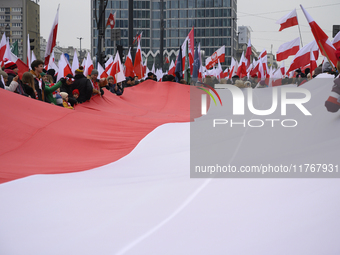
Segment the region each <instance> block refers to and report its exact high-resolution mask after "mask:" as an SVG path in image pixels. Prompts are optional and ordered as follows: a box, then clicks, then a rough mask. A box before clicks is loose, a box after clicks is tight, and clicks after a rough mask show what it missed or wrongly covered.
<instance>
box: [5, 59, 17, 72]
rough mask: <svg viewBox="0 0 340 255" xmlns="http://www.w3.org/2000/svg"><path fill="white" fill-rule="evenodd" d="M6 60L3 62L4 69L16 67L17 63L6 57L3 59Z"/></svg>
mask: <svg viewBox="0 0 340 255" xmlns="http://www.w3.org/2000/svg"><path fill="white" fill-rule="evenodd" d="M4 60H5V61H6V62H5V69H11V70H13V69H15V68H18V66H17V64H16V63H14V62H12V61H9V60H8V59H4Z"/></svg>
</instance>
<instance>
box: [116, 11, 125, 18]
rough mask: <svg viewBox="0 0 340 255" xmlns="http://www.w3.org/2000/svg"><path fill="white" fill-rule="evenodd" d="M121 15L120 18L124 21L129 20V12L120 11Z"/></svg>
mask: <svg viewBox="0 0 340 255" xmlns="http://www.w3.org/2000/svg"><path fill="white" fill-rule="evenodd" d="M117 13H118V12H117ZM119 13H120V17H121V18H122V19H127V18H128V11H120V12H119Z"/></svg>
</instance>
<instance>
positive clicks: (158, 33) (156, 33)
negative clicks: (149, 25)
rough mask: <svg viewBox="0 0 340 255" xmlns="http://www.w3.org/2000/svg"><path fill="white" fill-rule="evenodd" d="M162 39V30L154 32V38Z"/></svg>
mask: <svg viewBox="0 0 340 255" xmlns="http://www.w3.org/2000/svg"><path fill="white" fill-rule="evenodd" d="M160 37H161V33H160V30H153V31H152V38H160Z"/></svg>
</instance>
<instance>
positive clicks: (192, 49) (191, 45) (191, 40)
mask: <svg viewBox="0 0 340 255" xmlns="http://www.w3.org/2000/svg"><path fill="white" fill-rule="evenodd" d="M187 41H188V51H189V52H188V56H189V64H190V72H191V74H192V71H193V64H194V55H195V41H194V28H192V29H191V30H190V32H189V34H188V36H187V37H186V38H185V40H184V42H183V44H182V70H184V69H185V56H186V43H187ZM216 63H217V61H216Z"/></svg>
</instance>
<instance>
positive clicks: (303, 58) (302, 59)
mask: <svg viewBox="0 0 340 255" xmlns="http://www.w3.org/2000/svg"><path fill="white" fill-rule="evenodd" d="M311 52H313V54H314V57H315V59H318V58H319V48H318V45H317V43H316V42H315V40H313V41H312V42H310V43H308V44H307V45H305V46H304V47H303V48H301V49H300V50H299V51H298V53H296V55H295V57H294V59H293V61H292V63H291V64H290V67H289V69H288V71H287V73H289V72H291V71H294V70H296V69H298V68H301V67H303V66H305V65H308V64H309V62H310V53H311Z"/></svg>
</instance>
